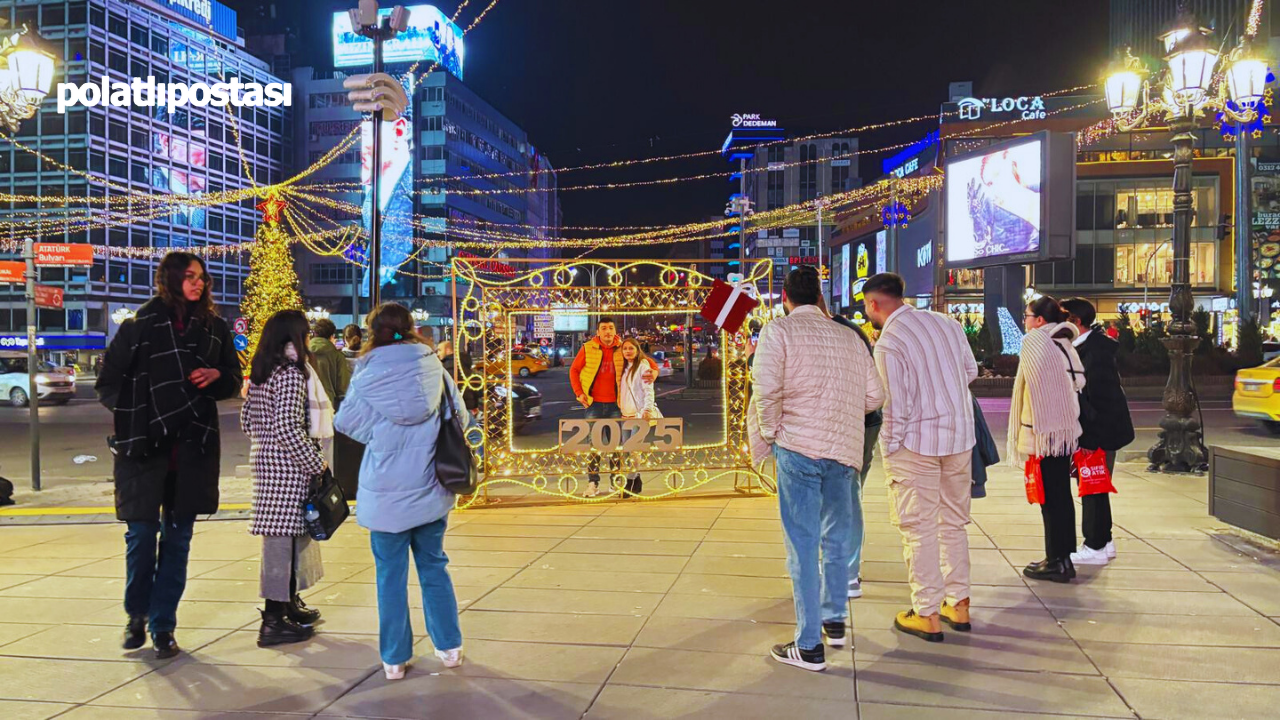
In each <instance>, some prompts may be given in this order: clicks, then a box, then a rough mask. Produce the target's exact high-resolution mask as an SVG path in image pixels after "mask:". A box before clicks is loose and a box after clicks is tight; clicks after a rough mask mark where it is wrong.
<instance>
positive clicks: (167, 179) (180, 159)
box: [151, 129, 208, 228]
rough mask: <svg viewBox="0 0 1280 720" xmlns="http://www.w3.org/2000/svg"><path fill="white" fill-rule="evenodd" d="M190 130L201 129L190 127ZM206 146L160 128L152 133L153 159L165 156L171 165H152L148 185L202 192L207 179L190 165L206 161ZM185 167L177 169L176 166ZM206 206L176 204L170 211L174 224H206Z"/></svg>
mask: <svg viewBox="0 0 1280 720" xmlns="http://www.w3.org/2000/svg"><path fill="white" fill-rule="evenodd" d="M192 132H193V133H195V132H199V133H201V134H202V133H203V132H204V131H203V129H200V130H199V131H197V130H193V131H192ZM207 154H208V149H207V148H206V147H205V146H204V145H200V144H198V143H195V142H190V141H187V140H184V139H182V138H180V137H176V136H173V135H170V134H169V133H163V132H152V133H151V156H152V159H153V160H157V161H160V160H168V161H170V162H171V163H172V164H173V167H172V168H170V167H166V166H163V165H159V164H157V165H155V166H154V167H152V169H151V186H152V187H153V188H155V189H156V190H159V191H161V192H170V193H173V194H174V195H201V194H203V193H204V192H205V190H206V189H207V188H208V181H207V180H205V178H204V175H203V173H197V172H194V171H192V170H190V169H191V168H204V167H206V166H207V165H208V162H207V157H206V156H207ZM180 166H181V167H184V168H187V169H179V167H180ZM205 214H206V212H205V209H204V208H203V207H199V206H195V205H179V206H177V207H176V209H175V210H174V213H173V216H172V217H173V224H174V225H179V226H187V227H193V228H203V227H204V226H205Z"/></svg>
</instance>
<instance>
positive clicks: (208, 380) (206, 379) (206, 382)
mask: <svg viewBox="0 0 1280 720" xmlns="http://www.w3.org/2000/svg"><path fill="white" fill-rule="evenodd" d="M220 377H222V371H221V370H218V369H216V368H197V369H195V370H192V371H191V374H190V375H188V376H187V379H188V380H190V381H191V384H192V385H195V386H196V387H198V388H200V389H201V390H203V389H205V388H207V387H209V386H210V385H212V384H213V383H214V382H215V381H216V380H217V379H218V378H220Z"/></svg>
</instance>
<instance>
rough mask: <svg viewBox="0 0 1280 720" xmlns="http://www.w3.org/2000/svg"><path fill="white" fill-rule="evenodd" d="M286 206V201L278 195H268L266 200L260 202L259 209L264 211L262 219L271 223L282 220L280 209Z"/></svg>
mask: <svg viewBox="0 0 1280 720" xmlns="http://www.w3.org/2000/svg"><path fill="white" fill-rule="evenodd" d="M284 206H285V202H284V201H283V200H281V199H280V197H279V196H278V195H268V196H267V199H266V200H263V201H262V202H261V203H259V204H258V209H259V210H261V211H262V221H263V222H264V223H269V224H274V223H278V222H280V211H281V210H283V209H284Z"/></svg>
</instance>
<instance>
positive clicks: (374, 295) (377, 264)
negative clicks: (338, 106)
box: [369, 19, 390, 308]
mask: <svg viewBox="0 0 1280 720" xmlns="http://www.w3.org/2000/svg"><path fill="white" fill-rule="evenodd" d="M389 23H390V20H389V19H388V20H384V21H383V23H382V24H381V25H380V26H378V27H376V28H375V29H374V36H373V72H374V73H380V72H382V39H383V37H385V36H386V35H387V32H386V31H387V28H389V27H390V24H389ZM372 172H373V178H372V180H373V213H372V221H373V227H372V228H371V229H370V231H369V244H370V251H369V300H370V301H371V302H372V307H374V308H376V307H378V305H380V304H381V301H382V279H381V278H380V277H379V275H380V274H381V268H382V193H381V186H382V182H381V179H382V111H381V110H379V111H377V112H375V113H374V114H373V168H372Z"/></svg>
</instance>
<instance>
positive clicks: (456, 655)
mask: <svg viewBox="0 0 1280 720" xmlns="http://www.w3.org/2000/svg"><path fill="white" fill-rule="evenodd" d="M436 657H438V658H440V660H441V662H443V663H444V666H445V667H447V668H456V667H458V666H459V665H461V664H462V648H461V647H456V648H454V649H452V650H437V651H436Z"/></svg>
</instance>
